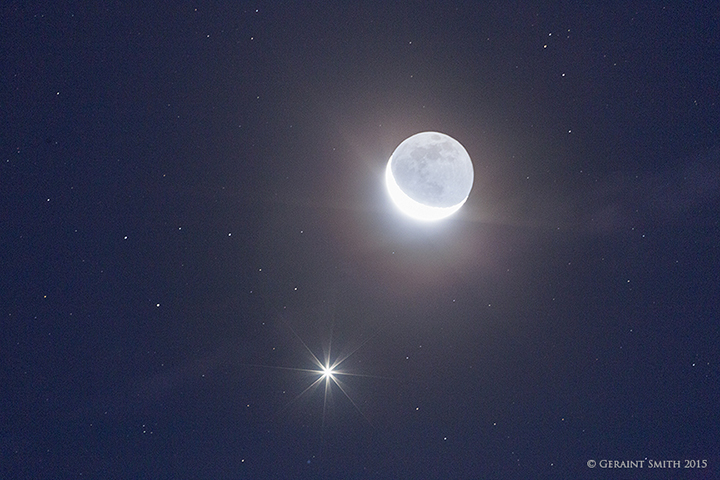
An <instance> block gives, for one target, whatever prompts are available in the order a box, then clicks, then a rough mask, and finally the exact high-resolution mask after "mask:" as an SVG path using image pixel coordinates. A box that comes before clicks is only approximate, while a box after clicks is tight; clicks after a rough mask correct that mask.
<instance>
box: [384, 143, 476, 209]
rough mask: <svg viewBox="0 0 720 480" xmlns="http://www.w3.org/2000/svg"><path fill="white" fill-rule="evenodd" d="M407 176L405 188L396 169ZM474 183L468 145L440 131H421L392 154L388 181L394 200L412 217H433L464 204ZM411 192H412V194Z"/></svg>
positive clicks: (387, 175) (388, 166)
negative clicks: (465, 145) (464, 145)
mask: <svg viewBox="0 0 720 480" xmlns="http://www.w3.org/2000/svg"><path fill="white" fill-rule="evenodd" d="M394 168H395V170H396V172H398V171H401V172H402V174H403V175H404V176H405V178H404V182H401V183H404V187H405V188H404V189H403V187H401V185H400V184H399V183H398V181H397V179H396V178H395V175H394V174H393V169H394ZM472 183H473V167H472V161H471V160H470V156H469V155H468V153H467V151H466V150H465V148H464V147H463V146H462V145H461V144H460V142H458V141H457V140H455V139H454V138H452V137H450V136H448V135H445V134H442V133H438V132H422V133H418V134H416V135H413V136H411V137H410V138H408V139H406V140H405V141H403V142H402V143H401V144H400V145H399V146H398V147H397V148H396V149H395V151H394V152H393V154H392V155H391V156H390V160H388V163H387V167H386V168H385V184H386V186H387V189H388V194H389V195H390V198H391V199H392V201H393V203H395V205H396V206H397V207H398V208H399V209H400V210H401V211H402V212H403V213H404V214H406V215H408V216H409V217H412V218H415V219H418V220H423V221H434V220H440V219H442V218H445V217H448V216H450V215H452V214H453V213H455V212H457V211H458V210H460V208H461V207H462V206H463V205H464V204H465V201H466V200H467V198H468V196H469V194H470V190H471V189H472ZM411 195H412V196H411Z"/></svg>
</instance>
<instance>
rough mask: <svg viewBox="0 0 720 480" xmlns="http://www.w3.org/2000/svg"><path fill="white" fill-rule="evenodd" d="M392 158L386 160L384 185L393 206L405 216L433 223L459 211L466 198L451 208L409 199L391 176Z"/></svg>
mask: <svg viewBox="0 0 720 480" xmlns="http://www.w3.org/2000/svg"><path fill="white" fill-rule="evenodd" d="M392 160H393V159H392V156H390V160H388V163H387V167H386V168H385V184H386V185H387V189H388V193H389V194H390V198H391V199H392V201H393V202H394V203H395V205H396V206H397V207H398V208H399V209H400V210H401V211H402V212H403V213H405V214H406V215H408V216H410V217H413V218H415V219H417V220H424V221H434V220H440V219H442V218H445V217H448V216H450V215H452V214H453V213H455V212H457V211H458V210H460V207H462V206H463V205H464V204H465V201H466V200H467V198H468V197H465V198H464V199H463V201H462V202H459V203H458V204H456V205H453V206H452V207H432V206H430V205H424V204H422V203H420V202H418V201H416V200H413V199H412V198H410V197H409V196H408V195H407V194H406V193H405V192H403V191H402V189H401V188H400V186H399V185H398V184H397V182H396V181H395V177H393V174H392V168H391V165H392Z"/></svg>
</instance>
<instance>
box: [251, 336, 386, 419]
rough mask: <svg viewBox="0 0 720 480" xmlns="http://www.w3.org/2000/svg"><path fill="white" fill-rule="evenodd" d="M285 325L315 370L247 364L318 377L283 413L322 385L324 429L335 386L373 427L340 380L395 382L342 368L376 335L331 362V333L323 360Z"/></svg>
mask: <svg viewBox="0 0 720 480" xmlns="http://www.w3.org/2000/svg"><path fill="white" fill-rule="evenodd" d="M285 325H286V326H287V328H288V329H289V330H290V331H291V332H292V334H293V336H294V337H295V338H296V339H297V340H298V341H299V342H300V343H301V344H302V346H303V347H304V348H305V350H306V351H307V353H308V354H309V355H310V360H311V361H312V363H313V364H314V366H315V368H299V367H285V366H272V365H257V364H246V365H248V366H255V367H262V368H272V369H276V370H289V371H295V372H305V373H312V374H314V375H316V376H317V377H316V378H315V379H314V380H313V381H312V382H311V383H310V385H308V386H307V387H305V389H304V390H303V391H302V392H300V393H299V394H298V395H297V396H296V397H295V398H293V399H292V400H291V401H290V402H288V404H287V405H285V407H284V408H282V409H281V412H282V411H285V410H287V409H288V408H289V407H290V406H291V405H292V404H293V403H295V402H296V401H297V400H299V399H300V398H302V397H303V396H304V395H306V394H308V392H312V391H315V390H316V389H317V388H318V387H319V386H320V385H321V384H324V388H323V390H324V392H323V411H322V413H323V414H322V428H324V426H325V417H326V413H327V407H328V402H329V400H330V398H331V393H332V390H333V385H335V386H336V387H337V388H338V389H339V390H340V391H341V392H342V393H343V395H344V396H345V397H346V398H347V399H348V400H349V401H350V403H352V405H353V406H354V407H355V409H356V410H357V411H358V413H359V414H360V415H361V416H362V417H363V418H364V419H365V420H366V421H367V422H368V424H370V425H372V423H371V422H370V420H369V419H368V418H367V417H366V416H365V414H364V413H363V412H362V410H361V409H360V407H359V406H358V405H357V403H355V401H354V400H353V399H352V397H351V396H350V394H349V393H348V390H347V386H346V385H345V383H344V382H343V381H342V380H341V379H340V377H343V376H345V377H367V378H377V379H385V380H395V379H393V378H389V377H381V376H377V375H367V374H361V373H351V372H347V371H343V370H342V369H341V368H340V367H341V365H342V363H343V362H344V361H345V360H347V359H348V358H350V357H351V356H352V355H354V354H355V352H357V351H358V350H359V349H360V348H362V347H363V346H364V345H365V344H366V343H367V342H368V341H369V340H371V339H372V338H373V337H374V335H373V336H370V337H369V338H367V339H366V340H365V341H364V342H362V343H361V344H360V345H358V346H357V348H355V349H353V350H352V351H350V352H349V353H348V354H346V355H343V356H340V357H337V358H335V359H334V360H331V358H332V333H331V340H330V343H329V345H328V348H327V351H326V352H325V355H324V356H323V359H322V360H321V359H320V358H319V357H318V356H317V355H315V353H313V351H312V350H311V349H310V347H308V345H307V343H305V341H304V340H303V339H302V338H301V337H300V335H298V334H297V332H295V330H294V329H293V328H292V327H291V326H290V325H289V324H287V323H285ZM278 413H280V412H278Z"/></svg>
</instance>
